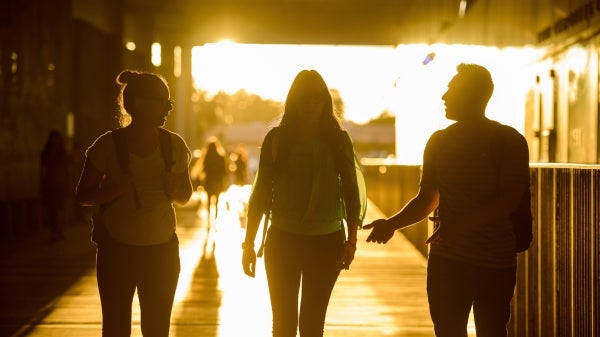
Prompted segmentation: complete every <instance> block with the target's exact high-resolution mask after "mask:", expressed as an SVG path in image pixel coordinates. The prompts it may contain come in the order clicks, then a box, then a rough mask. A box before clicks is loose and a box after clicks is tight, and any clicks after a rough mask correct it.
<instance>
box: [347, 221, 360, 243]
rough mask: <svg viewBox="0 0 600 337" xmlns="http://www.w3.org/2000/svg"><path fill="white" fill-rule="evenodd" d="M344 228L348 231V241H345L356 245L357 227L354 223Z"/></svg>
mask: <svg viewBox="0 0 600 337" xmlns="http://www.w3.org/2000/svg"><path fill="white" fill-rule="evenodd" d="M346 226H347V229H348V239H347V240H346V241H348V242H351V243H353V244H354V245H356V241H357V236H358V225H357V224H356V223H348V224H347V225H346Z"/></svg>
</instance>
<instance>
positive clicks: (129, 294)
mask: <svg viewBox="0 0 600 337" xmlns="http://www.w3.org/2000/svg"><path fill="white" fill-rule="evenodd" d="M116 81H117V84H119V86H120V88H121V90H120V93H119V96H118V100H117V101H118V104H119V107H120V112H121V116H120V122H121V126H122V127H121V128H117V129H115V130H112V131H108V132H106V133H105V134H103V135H101V136H100V137H98V139H96V140H95V141H94V143H93V144H92V145H91V146H90V147H89V148H88V149H87V151H86V159H85V164H84V168H83V172H82V174H81V178H80V180H79V184H78V186H77V196H76V198H77V201H78V202H79V203H80V204H82V205H91V206H95V207H94V208H95V210H94V213H93V216H92V220H93V223H94V228H93V231H92V239H93V240H94V242H96V244H97V247H98V248H97V259H96V272H97V279H98V289H99V292H100V300H101V303H102V335H103V336H129V335H130V334H131V310H132V308H131V305H132V300H133V296H134V294H135V292H136V289H137V293H138V297H139V302H140V312H141V329H142V334H143V335H144V336H162V337H167V336H168V335H169V326H170V318H171V309H172V307H173V300H174V296H175V289H176V288H177V281H178V279H179V271H180V261H179V241H178V239H177V234H176V231H175V228H176V217H175V209H174V207H173V204H174V203H177V204H185V203H186V202H187V201H188V200H189V198H190V196H191V194H192V185H191V182H190V176H189V168H188V166H189V163H190V159H191V153H190V150H189V149H188V147H187V145H186V143H185V141H184V140H183V139H182V138H181V137H180V136H179V135H177V134H175V133H173V132H170V131H168V130H166V129H164V128H163V125H164V123H165V122H166V120H167V117H168V116H169V112H170V111H171V109H172V108H173V101H172V100H171V99H170V93H169V87H168V86H167V82H166V81H165V80H164V79H163V78H162V77H161V76H160V75H157V74H153V73H148V72H138V71H131V70H125V71H123V72H122V73H120V74H119V76H118V77H117V80H116Z"/></svg>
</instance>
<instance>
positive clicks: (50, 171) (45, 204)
mask: <svg viewBox="0 0 600 337" xmlns="http://www.w3.org/2000/svg"><path fill="white" fill-rule="evenodd" d="M69 172H70V171H69V156H68V154H67V149H66V146H65V139H64V137H63V135H62V133H60V131H58V130H52V131H50V133H49V134H48V138H47V139H46V144H45V145H44V148H43V150H42V152H41V154H40V199H41V204H42V210H43V220H44V224H45V225H46V226H47V227H48V230H49V236H50V240H51V241H56V240H60V239H62V238H63V237H64V234H63V233H64V227H65V222H66V221H67V202H68V201H69V200H73V199H72V198H70V196H71V195H72V191H71V186H73V185H72V184H71V180H70V179H71V176H70V174H69Z"/></svg>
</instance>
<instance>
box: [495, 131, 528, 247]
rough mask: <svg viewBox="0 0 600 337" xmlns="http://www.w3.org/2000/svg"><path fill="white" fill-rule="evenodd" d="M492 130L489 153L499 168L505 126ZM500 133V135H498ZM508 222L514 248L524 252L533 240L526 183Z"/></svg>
mask: <svg viewBox="0 0 600 337" xmlns="http://www.w3.org/2000/svg"><path fill="white" fill-rule="evenodd" d="M493 128H494V130H493V131H492V140H491V147H492V151H491V155H492V161H493V164H494V166H495V167H496V168H497V169H499V166H500V163H501V161H502V150H501V147H502V142H501V141H502V138H501V135H502V133H503V131H506V130H504V129H505V128H506V126H504V125H495V126H494V127H493ZM499 135H500V136H499ZM510 222H511V223H512V228H513V232H514V233H515V241H516V245H515V250H516V251H517V253H520V252H524V251H526V250H527V249H529V247H530V246H531V241H532V240H533V216H532V214H531V186H530V185H528V186H527V188H526V189H525V191H523V195H522V196H521V200H519V205H518V206H517V208H516V209H515V210H514V211H513V212H512V213H511V214H510Z"/></svg>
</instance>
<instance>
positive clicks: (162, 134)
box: [92, 128, 175, 244]
mask: <svg viewBox="0 0 600 337" xmlns="http://www.w3.org/2000/svg"><path fill="white" fill-rule="evenodd" d="M111 134H112V137H113V141H114V143H115V153H116V154H117V162H118V163H119V167H120V168H121V170H122V171H123V172H124V173H129V149H128V147H127V138H126V135H125V129H124V128H118V129H114V130H112V131H111ZM158 142H159V144H160V145H159V146H160V153H161V156H162V158H163V161H164V162H165V170H166V171H167V172H171V168H172V167H173V164H174V163H175V161H174V160H173V148H172V147H171V146H172V141H171V133H170V132H169V131H168V130H166V129H164V128H158ZM113 201H114V200H113ZM113 201H109V202H107V203H104V204H102V205H100V210H99V212H100V213H102V212H103V211H104V210H105V209H106V207H107V206H108V205H110V204H111V203H112V202H113ZM135 203H136V206H137V207H138V208H139V207H140V200H139V196H138V194H137V190H136V191H135ZM107 241H108V242H113V240H112V238H110V234H109V233H108V230H107V229H106V226H104V224H103V223H101V222H97V221H94V227H93V229H92V242H95V243H96V244H99V243H101V242H107Z"/></svg>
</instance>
